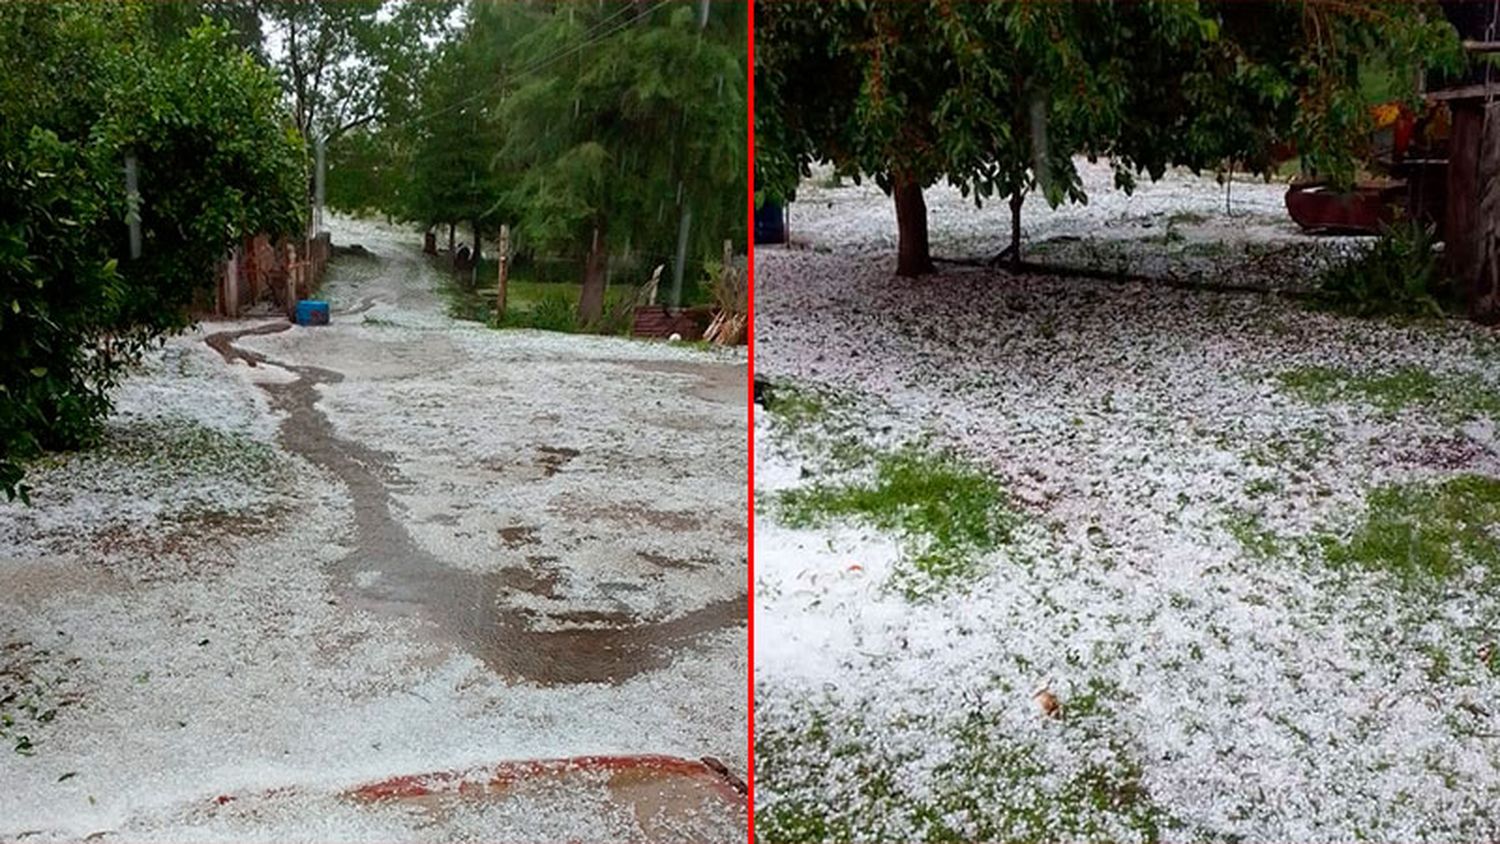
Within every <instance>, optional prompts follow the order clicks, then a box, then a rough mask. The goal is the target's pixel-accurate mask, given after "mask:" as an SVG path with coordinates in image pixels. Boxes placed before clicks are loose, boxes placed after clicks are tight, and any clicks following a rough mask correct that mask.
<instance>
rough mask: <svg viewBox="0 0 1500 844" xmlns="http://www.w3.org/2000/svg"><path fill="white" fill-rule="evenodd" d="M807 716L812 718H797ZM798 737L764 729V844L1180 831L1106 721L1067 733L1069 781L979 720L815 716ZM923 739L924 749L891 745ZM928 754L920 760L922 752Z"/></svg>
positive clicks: (1067, 725)
mask: <svg viewBox="0 0 1500 844" xmlns="http://www.w3.org/2000/svg"><path fill="white" fill-rule="evenodd" d="M798 708H799V709H802V707H800V706H799V707H798ZM802 715H803V718H802V721H801V723H800V724H799V725H797V726H785V725H782V724H764V723H763V724H761V725H759V726H758V728H757V731H756V747H755V756H756V772H757V773H758V774H759V775H760V780H759V783H758V784H759V785H760V786H761V792H760V793H761V794H765V795H770V796H769V798H768V799H766V800H765V801H764V803H763V805H760V806H757V807H756V815H755V820H756V824H755V829H756V839H757V840H758V841H761V842H766V844H772V842H807V841H872V842H874V841H903V842H904V841H924V842H968V841H995V842H1000V841H1113V840H1120V838H1121V837H1126V838H1130V839H1140V840H1144V841H1159V840H1161V838H1162V837H1163V835H1164V834H1166V833H1168V832H1170V831H1172V830H1174V829H1178V828H1180V826H1181V825H1180V824H1179V823H1178V822H1177V821H1176V820H1175V819H1174V818H1173V817H1172V816H1171V815H1170V813H1169V812H1167V811H1166V810H1165V809H1164V808H1163V807H1161V806H1160V805H1158V804H1157V803H1156V802H1154V801H1153V799H1152V797H1151V794H1150V793H1149V791H1148V790H1147V789H1146V787H1145V784H1144V782H1143V777H1142V768H1141V765H1140V763H1139V762H1138V761H1137V760H1136V759H1135V758H1134V757H1133V755H1132V754H1131V753H1130V752H1129V750H1128V749H1127V748H1126V747H1125V746H1123V745H1122V744H1121V743H1119V742H1118V741H1114V740H1109V739H1107V738H1100V737H1099V736H1098V735H1097V732H1098V729H1099V727H1100V726H1101V724H1102V723H1103V722H1101V719H1098V718H1088V719H1083V718H1080V719H1078V720H1077V721H1071V720H1065V721H1062V722H1059V723H1058V725H1057V727H1058V729H1060V730H1065V731H1068V733H1069V734H1070V735H1068V736H1067V738H1065V739H1064V740H1069V741H1070V740H1072V739H1074V738H1076V739H1079V740H1089V741H1088V744H1089V745H1090V746H1089V747H1088V750H1087V751H1085V750H1084V748H1083V743H1084V742H1083V741H1079V742H1078V743H1079V744H1080V747H1079V748H1078V749H1079V753H1078V754H1077V755H1078V758H1080V759H1082V758H1087V760H1088V761H1086V762H1083V763H1082V764H1080V765H1079V766H1078V767H1077V768H1075V769H1073V770H1069V771H1054V770H1051V769H1050V768H1049V766H1048V764H1047V762H1046V761H1045V760H1044V759H1043V758H1042V756H1041V754H1040V753H1039V751H1038V750H1037V749H1036V748H1034V747H1032V746H1030V745H1028V744H1027V743H1025V742H1023V741H1018V740H1017V739H1016V738H1015V737H1014V736H1012V735H1009V734H1007V732H1006V731H1005V730H1004V729H1002V728H1001V727H999V726H998V725H997V724H996V723H995V719H994V718H993V717H992V716H991V715H990V714H988V713H985V712H982V711H978V710H976V711H973V712H971V713H969V714H968V715H967V716H965V717H962V718H960V719H958V720H957V722H956V723H939V722H938V720H937V719H936V718H934V717H932V716H929V715H911V716H903V717H902V718H900V720H899V722H897V723H892V724H882V725H870V724H868V723H866V722H864V721H863V720H862V719H861V718H858V717H855V716H851V715H844V714H840V713H839V712H837V711H834V710H833V709H832V707H831V706H825V707H824V708H812V707H808V708H807V709H806V710H803V712H802ZM910 733H917V734H921V735H923V736H925V737H927V738H924V739H923V740H922V741H919V742H913V741H904V740H891V738H892V736H896V737H897V738H899V737H900V736H901V734H910ZM931 747H943V748H944V758H943V759H942V760H941V761H939V762H937V764H936V765H934V766H932V767H931V768H930V769H929V768H928V767H927V766H926V765H924V764H916V765H915V767H917V768H919V769H922V770H924V771H927V773H926V774H925V775H924V779H926V780H927V782H924V783H923V787H921V788H917V789H913V788H909V787H907V784H908V782H909V780H910V773H909V772H908V770H907V769H908V767H910V766H912V765H913V763H917V762H918V759H919V757H920V756H921V755H922V753H923V752H924V751H923V750H922V748H931ZM912 748H917V749H912Z"/></svg>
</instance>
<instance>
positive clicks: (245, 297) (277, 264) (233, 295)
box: [214, 232, 333, 318]
mask: <svg viewBox="0 0 1500 844" xmlns="http://www.w3.org/2000/svg"><path fill="white" fill-rule="evenodd" d="M332 252H333V247H332V242H331V240H330V238H329V235H328V233H327V232H324V233H323V234H321V235H319V236H318V237H316V238H313V239H311V240H302V239H299V240H291V239H288V238H281V239H279V240H277V241H274V242H273V241H272V240H271V238H270V237H269V236H267V235H263V234H262V235H256V236H255V237H253V238H247V239H246V240H245V242H244V243H242V244H241V245H240V246H238V247H236V248H235V250H234V252H233V254H232V255H231V256H230V257H228V258H227V259H225V260H224V261H223V262H222V263H221V264H220V265H219V272H218V274H217V275H218V277H217V279H216V287H215V296H214V314H215V315H216V316H222V317H231V318H233V317H238V316H239V315H240V314H241V313H242V312H244V311H245V310H247V309H249V308H251V307H253V306H254V305H255V304H257V303H259V302H262V301H266V300H269V301H271V302H272V303H274V304H275V305H276V307H277V308H278V309H279V310H282V311H285V312H286V314H287V316H288V318H290V317H291V316H292V314H293V312H294V311H295V309H296V307H297V300H298V299H306V298H309V297H311V296H312V294H313V291H315V290H317V288H318V284H319V283H320V282H321V281H322V280H323V273H324V271H326V270H327V268H328V258H329V256H330V255H331V254H332Z"/></svg>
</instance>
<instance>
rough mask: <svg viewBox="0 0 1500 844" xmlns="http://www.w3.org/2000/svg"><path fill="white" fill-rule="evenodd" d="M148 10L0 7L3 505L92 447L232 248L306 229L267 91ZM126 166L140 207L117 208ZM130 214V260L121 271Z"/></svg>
mask: <svg viewBox="0 0 1500 844" xmlns="http://www.w3.org/2000/svg"><path fill="white" fill-rule="evenodd" d="M151 13H152V9H151V7H150V6H149V5H148V4H142V3H119V4H94V3H78V4H29V3H19V4H3V5H0V55H4V56H5V57H6V60H5V61H0V314H3V322H0V330H3V332H4V337H5V343H4V344H3V348H0V491H3V492H4V493H5V495H6V496H7V497H8V498H13V497H15V496H17V495H20V496H21V497H22V498H23V499H24V497H25V488H24V487H23V486H22V485H21V479H22V474H23V469H24V465H25V462H26V461H28V460H30V459H31V458H33V457H35V456H36V455H37V454H38V453H40V452H41V451H42V450H43V449H48V448H71V447H77V446H82V445H87V444H88V443H89V442H90V441H91V440H92V439H93V438H94V437H95V436H96V435H97V432H98V429H99V425H100V423H101V422H102V420H103V419H104V417H105V416H106V415H107V414H108V413H109V409H110V402H109V390H110V388H112V387H113V386H114V385H115V384H116V383H117V381H118V379H119V378H120V376H121V375H122V374H123V372H124V371H125V368H126V367H128V366H130V365H131V364H132V363H134V362H135V361H137V360H138V359H139V358H140V356H141V354H142V353H143V352H144V351H146V349H147V348H149V347H150V346H151V345H152V344H153V343H154V342H156V341H157V340H158V339H159V338H161V337H162V336H164V335H166V334H167V333H170V332H172V331H174V330H177V329H180V328H181V327H183V326H184V325H186V322H187V319H186V314H185V308H186V306H187V305H188V304H189V303H190V302H191V300H192V297H193V294H194V293H195V292H196V291H198V290H201V289H203V288H205V287H208V286H209V285H210V284H211V283H212V279H213V264H214V262H215V261H216V260H217V259H218V258H219V257H220V256H222V255H223V254H224V253H225V252H226V251H227V250H228V248H229V247H230V246H232V245H234V244H235V243H236V242H238V241H239V240H240V239H241V238H242V237H245V236H247V235H251V234H255V233H257V232H262V231H264V232H269V233H273V234H275V233H282V232H288V231H296V230H298V229H300V226H301V219H300V217H301V212H300V208H301V197H302V193H303V185H304V184H305V181H306V164H305V156H304V154H303V151H302V148H301V144H300V141H298V140H297V136H296V135H295V133H294V132H293V131H292V130H291V129H290V125H289V121H288V120H287V118H286V115H285V112H284V110H283V108H282V106H281V95H280V90H279V87H278V85H277V83H276V80H275V78H274V77H273V76H271V74H270V72H269V71H268V70H266V69H265V68H263V67H261V66H259V65H257V64H256V63H255V62H254V61H253V60H252V59H251V58H250V57H249V56H248V55H247V54H246V53H244V52H243V51H242V50H240V49H239V48H238V47H236V46H235V45H234V43H233V41H232V40H231V38H230V35H229V33H228V31H227V30H224V29H221V28H218V27H215V26H213V25H212V24H208V23H204V24H202V25H200V26H198V27H195V28H193V29H192V30H190V31H188V32H187V33H185V34H177V35H175V36H171V37H169V36H167V35H163V34H161V33H159V32H156V31H154V30H153V29H152V27H151V26H150V23H149V20H150V15H151ZM127 152H129V153H132V154H134V155H135V156H136V158H137V160H138V162H139V171H140V194H141V201H140V203H139V204H138V205H135V206H134V207H129V208H128V207H127V200H126V196H125V190H124V185H123V181H124V180H123V163H124V159H125V156H126V154H127ZM127 214H135V215H138V219H139V220H140V224H141V233H142V241H143V245H142V254H141V257H140V258H139V259H134V260H132V259H129V258H128V255H129V252H128V236H127V226H126V218H127Z"/></svg>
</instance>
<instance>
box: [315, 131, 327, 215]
mask: <svg viewBox="0 0 1500 844" xmlns="http://www.w3.org/2000/svg"><path fill="white" fill-rule="evenodd" d="M327 145H328V138H327V137H326V136H324V137H320V138H318V140H317V143H316V144H315V145H314V147H313V151H314V155H315V156H316V160H317V168H318V169H317V171H316V172H315V174H314V176H313V219H312V225H313V237H317V236H318V235H320V234H322V233H323V182H324V178H325V175H324V161H325V156H324V149H325V148H326V147H327Z"/></svg>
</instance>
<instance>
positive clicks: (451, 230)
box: [448, 223, 453, 255]
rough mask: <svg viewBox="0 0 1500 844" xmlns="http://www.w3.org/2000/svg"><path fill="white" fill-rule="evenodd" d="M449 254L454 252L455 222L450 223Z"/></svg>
mask: <svg viewBox="0 0 1500 844" xmlns="http://www.w3.org/2000/svg"><path fill="white" fill-rule="evenodd" d="M448 254H449V255H452V254H453V224H452V223H449V224H448Z"/></svg>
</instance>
